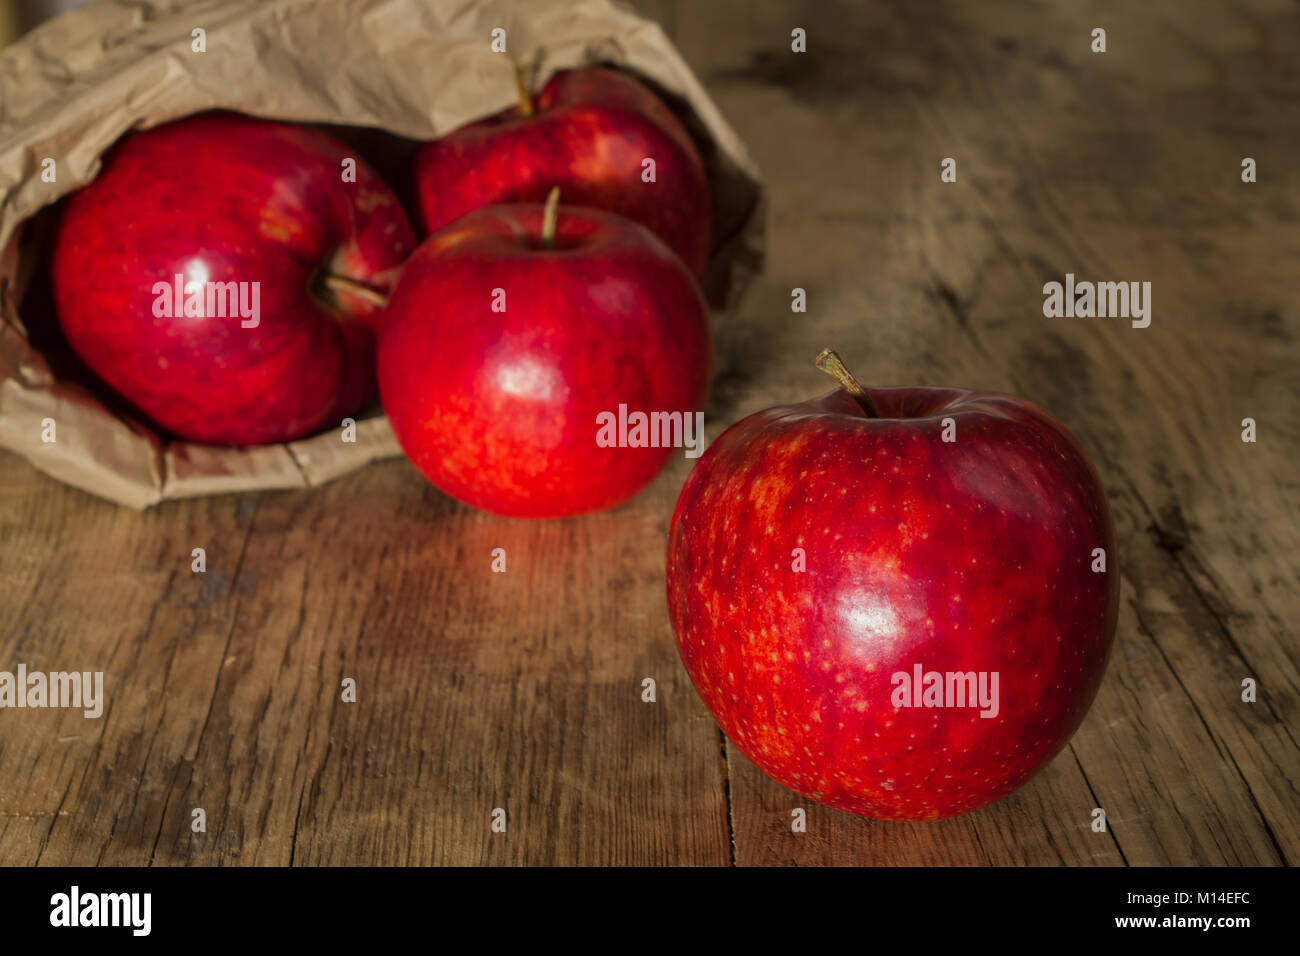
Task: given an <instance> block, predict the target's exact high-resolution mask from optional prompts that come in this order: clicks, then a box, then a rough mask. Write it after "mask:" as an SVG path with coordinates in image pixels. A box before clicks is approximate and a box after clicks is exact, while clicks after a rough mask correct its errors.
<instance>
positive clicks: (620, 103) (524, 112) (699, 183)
mask: <svg viewBox="0 0 1300 956" xmlns="http://www.w3.org/2000/svg"><path fill="white" fill-rule="evenodd" d="M517 77H518V79H519V96H520V103H519V105H518V106H516V107H514V108H512V109H510V110H508V111H506V112H505V113H501V114H499V115H497V116H493V117H490V118H488V119H485V120H482V121H480V122H477V123H472V124H470V125H468V126H464V127H461V128H460V129H458V130H455V131H453V132H451V133H449V134H448V135H446V136H444V137H442V138H441V139H439V140H435V141H434V142H430V143H426V144H425V145H423V146H422V147H421V148H420V151H419V153H418V154H417V156H416V187H417V191H418V193H419V202H420V210H421V213H422V214H423V217H424V225H425V228H426V229H427V230H428V231H429V232H431V233H432V232H436V231H438V230H439V229H441V228H442V227H443V226H445V225H447V224H448V223H451V222H453V221H454V220H456V219H459V218H460V217H461V216H463V215H465V214H466V213H470V212H473V211H474V210H476V209H480V208H482V207H484V206H491V205H497V204H501V203H516V202H541V201H543V200H544V199H545V198H546V195H547V193H548V192H549V191H550V189H551V187H552V186H559V187H560V191H561V193H562V194H563V195H564V201H565V204H566V205H568V206H574V205H577V206H592V207H594V208H596V209H603V210H605V211H607V212H612V213H617V214H618V215H620V216H625V217H627V218H628V219H631V220H632V221H633V222H638V223H640V224H641V225H643V226H645V227H646V228H647V229H649V230H650V231H651V232H653V233H655V234H656V235H657V236H659V238H660V239H662V240H663V241H664V242H666V243H667V244H668V245H669V246H670V247H671V248H672V249H673V250H674V251H676V253H677V254H678V255H679V256H681V257H682V259H683V261H685V263H686V265H687V266H688V267H689V268H690V269H691V271H692V272H693V273H694V274H695V275H696V276H697V277H699V276H702V275H703V274H704V270H705V268H706V267H707V266H708V262H709V243H710V239H711V233H712V227H713V208H712V204H711V200H710V197H709V183H708V179H707V177H706V175H705V172H704V164H703V162H701V160H700V156H699V153H698V152H697V151H696V149H695V145H694V143H693V142H692V141H691V137H690V134H688V133H687V132H686V129H685V128H684V127H683V126H682V124H681V123H680V122H679V121H678V119H677V117H676V116H674V115H673V114H672V112H671V111H670V110H669V109H668V107H667V106H665V105H664V104H663V102H662V101H661V100H659V98H658V97H656V96H655V95H654V94H653V93H651V92H650V91H649V90H648V89H646V87H645V86H643V85H642V84H641V83H639V82H637V81H636V80H634V79H633V78H632V77H630V76H627V75H626V74H623V73H617V72H615V71H613V70H606V69H599V68H590V69H581V70H570V71H568V72H565V73H559V74H557V75H556V76H555V77H554V78H553V79H552V80H551V81H550V82H549V83H548V84H547V85H546V87H545V88H544V89H543V90H542V91H541V93H539V94H538V95H537V97H536V98H535V99H534V98H533V97H532V96H531V95H530V94H529V92H528V89H527V86H526V85H525V82H524V80H523V74H522V72H520V73H518V74H517ZM646 159H653V160H654V162H655V181H654V182H643V180H642V172H643V165H642V164H643V162H644V161H645V160H646Z"/></svg>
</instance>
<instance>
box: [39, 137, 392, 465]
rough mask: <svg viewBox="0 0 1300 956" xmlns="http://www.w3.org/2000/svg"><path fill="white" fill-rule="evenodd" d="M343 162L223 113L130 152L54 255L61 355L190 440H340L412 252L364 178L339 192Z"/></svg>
mask: <svg viewBox="0 0 1300 956" xmlns="http://www.w3.org/2000/svg"><path fill="white" fill-rule="evenodd" d="M351 158H353V154H352V153H351V152H350V151H349V150H348V149H347V148H346V147H345V146H343V144H341V143H339V142H337V141H336V140H334V139H332V138H331V137H329V136H327V135H325V134H323V133H321V132H318V131H316V130H312V129H309V128H305V127H302V126H294V125H290V124H287V123H276V122H269V121H267V120H260V119H253V118H251V117H247V116H239V115H234V114H226V113H208V114H203V115H199V116H194V117H190V118H188V119H183V120H180V121H178V122H175V123H169V124H167V125H165V126H160V127H157V128H156V129H152V130H149V131H147V132H142V133H136V134H134V135H131V136H128V137H127V138H125V139H124V140H122V142H121V143H119V144H118V145H116V146H115V147H114V148H113V150H112V151H111V152H110V153H109V155H108V156H107V157H106V158H105V160H104V166H103V169H102V170H101V172H100V174H99V176H97V177H96V178H95V180H94V181H93V182H91V183H90V184H89V185H88V186H86V187H85V188H84V189H82V190H81V191H80V192H77V193H75V194H74V195H73V196H72V197H71V199H70V200H69V202H68V205H67V208H66V210H65V212H64V215H63V218H62V222H61V224H60V227H59V232H58V236H57V238H56V240H55V245H54V256H53V280H54V298H55V305H56V308H57V311H58V316H59V322H60V324H61V325H62V327H63V331H64V333H65V335H66V336H67V339H68V342H69V343H70V344H71V346H72V348H73V349H74V350H75V351H76V352H77V353H78V354H79V355H80V356H81V357H82V359H84V360H85V362H86V363H87V364H88V365H89V366H90V367H91V368H92V369H93V370H94V371H95V372H96V373H97V374H98V375H99V376H100V377H101V378H102V379H103V380H104V381H105V382H107V383H108V384H109V385H110V386H112V387H113V388H114V389H116V390H117V391H118V392H119V393H121V394H122V395H123V396H124V397H125V398H126V399H128V400H129V401H130V402H131V403H132V404H134V405H135V406H136V407H137V408H138V409H139V410H140V411H141V412H142V413H143V414H144V415H145V416H147V417H148V418H150V419H152V420H153V421H154V422H156V423H157V424H158V425H160V426H161V427H162V428H163V429H165V430H166V431H168V432H171V433H172V434H174V435H177V436H179V437H181V438H185V439H188V440H191V441H198V442H207V443H210V444H219V445H251V444H261V443H267V442H277V441H288V440H291V439H295V438H301V437H303V436H304V435H308V434H310V433H312V432H314V431H317V430H319V429H321V428H322V427H324V426H326V425H328V424H330V423H335V424H337V423H338V422H339V421H340V420H341V418H342V417H343V416H345V415H347V414H349V413H350V412H353V411H355V410H356V409H357V407H358V406H359V405H360V404H361V403H362V402H364V401H365V400H366V399H367V398H369V397H370V396H371V395H372V394H373V392H374V331H375V329H374V326H375V323H376V321H377V317H378V314H379V311H380V304H381V303H382V300H383V296H384V294H385V293H386V292H387V291H388V290H389V288H390V287H391V284H392V282H393V281H394V279H395V277H396V276H395V274H396V272H397V271H398V269H399V268H400V266H401V265H402V263H403V261H404V260H405V259H406V257H407V256H408V255H409V254H410V252H411V250H412V249H413V248H414V245H415V239H414V235H413V233H412V232H411V227H410V224H409V223H408V222H407V220H406V216H405V214H404V213H403V212H402V209H401V206H400V205H399V204H398V201H397V199H396V197H395V196H394V195H393V193H392V192H391V191H390V190H389V189H388V187H387V186H385V185H384V184H383V183H382V182H381V181H380V180H379V177H378V176H377V175H376V174H375V173H374V172H373V171H372V170H371V169H370V168H369V167H368V166H366V165H365V164H364V163H362V162H361V161H359V160H357V162H356V179H355V182H345V181H344V173H345V167H344V160H345V159H351ZM178 276H179V277H181V278H180V279H179V280H178V279H177V277H178ZM178 286H179V291H178Z"/></svg>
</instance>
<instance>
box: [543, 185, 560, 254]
mask: <svg viewBox="0 0 1300 956" xmlns="http://www.w3.org/2000/svg"><path fill="white" fill-rule="evenodd" d="M559 221H560V187H559V186H552V187H551V191H550V192H549V193H547V194H546V209H545V210H544V211H543V212H542V248H543V249H554V248H555V227H556V224H557V223H559Z"/></svg>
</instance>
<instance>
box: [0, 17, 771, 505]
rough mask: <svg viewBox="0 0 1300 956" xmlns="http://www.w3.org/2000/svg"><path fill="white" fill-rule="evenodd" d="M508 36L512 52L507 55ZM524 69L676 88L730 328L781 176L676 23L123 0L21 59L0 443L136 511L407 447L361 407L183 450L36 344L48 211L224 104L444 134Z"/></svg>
mask: <svg viewBox="0 0 1300 956" xmlns="http://www.w3.org/2000/svg"><path fill="white" fill-rule="evenodd" d="M496 29H504V30H505V31H506V33H505V43H506V53H505V54H502V53H497V52H493V51H492V40H493V31H494V30H496ZM199 31H201V32H199ZM200 40H201V41H202V46H203V47H204V50H203V52H197V51H196V47H197V46H199V41H200ZM515 61H518V62H522V63H526V64H534V65H535V66H536V68H537V72H536V75H535V84H536V86H535V88H537V89H540V88H541V87H542V86H543V85H544V84H545V83H546V81H547V80H548V79H549V78H550V76H551V74H553V73H554V72H556V71H558V70H562V69H569V68H573V67H577V66H583V65H589V64H593V63H606V64H610V65H613V66H615V67H618V68H621V69H626V70H628V71H630V72H632V73H633V74H635V75H637V76H639V77H640V78H641V79H643V80H648V81H649V82H650V84H651V86H652V87H654V88H656V90H657V91H658V92H659V93H660V94H661V95H664V96H665V98H666V99H667V100H668V102H669V105H670V106H671V107H672V108H673V109H674V111H675V112H676V113H677V114H678V116H679V117H680V118H681V119H682V120H683V121H684V123H685V124H686V126H687V128H688V129H689V130H690V131H691V132H692V134H693V135H694V136H695V137H696V139H697V142H698V144H699V146H700V150H701V154H702V156H703V157H704V161H705V165H706V167H707V170H708V173H709V179H710V185H711V187H712V190H713V194H714V250H713V261H712V264H711V267H710V271H709V274H708V276H707V277H706V279H705V282H704V289H705V295H706V298H708V300H709V303H710V306H711V307H712V308H713V310H714V320H715V323H716V321H717V320H718V319H719V318H720V317H721V316H724V315H725V314H726V313H727V312H728V311H729V310H730V309H731V308H732V307H733V306H734V304H735V302H736V300H737V298H738V296H739V294H740V292H741V290H742V289H743V286H744V285H745V283H746V282H747V281H748V279H749V278H750V277H751V276H752V275H753V273H754V272H755V271H757V269H758V268H759V267H760V266H761V262H762V250H763V246H762V238H763V236H762V232H763V221H762V220H763V215H762V211H763V205H764V204H763V196H762V188H761V181H760V177H759V174H758V171H757V169H756V168H755V166H754V163H753V161H752V160H751V159H750V157H749V155H748V153H747V151H746V149H745V146H744V144H743V143H741V141H740V140H739V139H738V138H737V136H736V134H735V133H734V132H733V131H732V129H731V127H730V126H728V125H727V122H726V120H724V119H723V117H722V115H721V114H720V113H719V112H718V109H717V107H716V106H715V105H714V104H713V102H712V101H711V100H710V99H709V97H708V94H707V93H705V91H704V89H703V88H702V87H701V86H700V84H699V82H698V81H697V80H696V79H695V77H694V75H693V74H692V73H691V71H690V69H689V68H688V67H687V66H686V64H685V63H684V62H683V61H682V59H681V57H680V56H679V55H678V53H677V52H676V50H675V49H674V48H673V46H672V44H671V43H670V42H669V41H668V40H667V38H666V37H665V36H664V34H663V33H662V31H661V30H660V28H659V27H658V26H657V25H656V24H655V23H653V22H650V21H647V20H644V19H642V18H641V17H639V16H637V15H636V14H634V13H631V12H629V11H627V10H624V9H622V8H620V7H618V6H615V5H614V4H612V3H610V2H609V0H481V2H466V0H206V2H186V0H152V2H151V0H103V2H100V3H98V4H95V5H93V6H91V7H88V8H85V9H82V10H78V11H75V12H73V13H69V14H66V15H64V16H62V17H59V18H57V19H55V20H53V21H51V22H49V23H47V24H45V25H43V26H41V27H39V28H37V29H36V30H35V31H33V32H32V33H30V34H28V35H27V36H26V37H24V38H23V39H22V40H20V41H19V42H17V43H16V44H14V45H12V46H10V47H9V48H8V49H6V50H4V51H3V52H2V53H0V91H2V92H0V192H2V193H3V198H4V201H3V204H2V205H0V447H5V448H9V449H11V450H13V451H16V452H18V453H19V454H21V455H23V456H24V457H25V458H27V460H28V461H30V462H31V463H32V464H34V465H35V466H36V467H38V468H40V469H41V470H43V471H45V472H47V473H49V474H50V475H53V476H54V477H56V478H58V479H59V480H61V481H64V482H67V483H68V484H71V485H75V486H76V487H78V488H82V489H85V490H86V491H89V492H91V493H92V494H96V495H99V496H101V497H104V498H108V499H110V500H112V501H116V502H119V503H121V504H125V505H131V506H133V507H137V508H147V507H149V506H150V505H153V504H155V503H157V502H159V501H162V500H165V499H169V498H183V497H189V496H194V495H207V494H217V493H221V492H231V491H246V490H251V489H258V488H297V487H303V486H306V485H315V484H320V483H322V482H325V481H329V480H331V479H333V478H336V477H338V476H340V475H343V474H345V473H347V472H349V471H352V470H354V469H357V468H360V467H362V466H363V465H365V464H367V463H368V462H370V461H375V460H378V459H381V458H387V457H391V456H394V455H398V454H401V449H400V448H399V447H398V445H397V442H396V440H395V439H394V437H393V434H392V431H391V429H390V428H389V426H388V421H387V419H386V418H384V416H383V414H382V410H380V409H378V407H375V408H373V409H371V410H369V411H368V412H366V413H360V414H358V415H357V416H356V418H357V425H356V435H355V438H356V440H355V442H344V441H343V440H342V435H343V432H342V430H341V429H339V428H335V429H331V430H329V431H327V432H324V433H322V434H320V435H316V436H313V437H311V438H307V439H305V440H302V441H296V442H290V443H287V444H281V445H268V446H261V447H255V448H243V449H238V448H217V447H208V446H202V445H194V444H189V443H185V442H178V441H171V442H168V441H165V440H164V439H162V438H161V437H160V436H158V435H156V434H154V433H153V431H152V430H151V428H150V427H149V426H148V425H147V424H144V423H141V422H138V421H134V420H132V418H131V417H130V416H129V415H128V414H127V413H125V412H124V411H122V410H120V409H115V408H113V407H112V406H113V404H114V403H113V401H112V398H111V396H106V395H105V394H104V392H103V391H102V389H100V388H98V387H97V386H92V385H90V384H89V383H88V382H87V381H86V378H85V376H84V375H82V374H78V371H77V365H78V363H77V362H76V361H75V360H74V359H70V358H69V357H68V356H63V357H59V356H56V355H55V354H54V350H53V349H52V348H51V347H49V346H47V345H46V344H45V343H43V342H39V341H34V340H35V339H37V338H38V336H36V335H35V334H33V333H34V332H35V330H36V329H38V328H39V327H40V322H41V321H45V322H47V323H48V322H50V321H52V316H50V315H48V314H46V313H47V312H48V310H49V303H48V299H44V300H42V298H41V297H40V296H37V295H32V296H30V297H29V298H27V299H24V295H25V293H27V292H28V290H29V287H31V286H32V284H33V276H37V275H39V273H38V270H40V269H43V268H45V265H44V262H43V257H44V255H45V251H46V247H47V246H48V242H47V240H48V233H49V231H50V230H49V225H50V223H49V221H48V217H49V210H48V207H49V206H50V205H51V204H52V203H54V202H56V201H57V200H58V199H60V198H61V197H63V196H65V195H67V194H68V193H70V192H72V191H74V190H76V189H77V188H79V187H81V186H83V185H85V184H86V183H88V182H89V181H90V180H91V179H93V178H94V176H95V174H96V173H97V172H98V170H99V163H100V156H101V155H102V154H103V153H104V152H105V151H106V150H107V149H108V148H109V147H110V146H111V145H112V144H113V143H114V141H116V140H117V139H118V138H119V137H120V136H122V135H123V134H124V133H126V132H128V131H129V130H132V129H142V128H148V127H151V126H156V125H158V124H160V123H165V122H168V121H170V120H174V119H177V118H179V117H182V116H187V115H189V114H192V113H197V112H202V111H204V110H208V109H214V108H224V109H232V110H237V111H240V112H243V113H249V114H252V115H255V116H262V117H266V118H271V119H281V120H293V121H298V122H308V123H320V124H333V126H335V127H346V128H347V129H346V130H340V129H337V128H331V130H330V131H331V132H334V133H335V134H336V135H338V134H342V138H344V139H345V141H348V142H352V143H354V144H355V142H358V141H359V142H363V143H364V142H366V136H367V129H366V128H369V129H370V130H381V131H385V133H386V134H395V136H396V137H405V138H406V139H407V140H411V141H421V140H427V139H433V138H436V137H439V136H442V135H444V134H446V133H448V132H450V131H451V130H453V129H456V128H457V127H459V126H462V125H464V124H465V123H468V122H470V121H472V120H475V119H478V118H480V117H483V116H487V115H490V114H493V113H497V112H499V111H501V110H503V109H506V108H508V107H510V106H511V105H513V104H514V103H515V102H516V92H515V86H514V71H513V63H514V62H515ZM349 130H350V131H351V132H352V133H353V134H354V135H353V136H352V137H351V138H349V136H348V135H347V132H348V131H349ZM372 138H373V137H372ZM388 139H389V140H390V141H393V137H392V136H390V137H388ZM397 142H401V141H400V140H397ZM360 152H361V153H362V155H364V156H365V158H366V159H367V160H369V161H371V162H372V164H373V165H375V166H376V167H377V168H379V169H380V171H381V173H389V170H386V169H384V165H383V163H382V162H379V161H377V159H376V157H375V156H373V155H370V154H367V153H366V152H365V151H364V149H362V150H361V151H360ZM47 159H52V160H54V167H53V170H54V181H53V182H49V181H46V180H47V179H48V178H49V174H48V173H47V174H46V175H45V176H43V175H42V173H43V171H44V170H46V169H48V168H49V166H48V163H46V162H45V161H46V160H47ZM387 178H389V181H390V185H393V186H394V187H395V188H398V191H399V194H401V189H400V187H399V184H398V183H395V182H392V175H391V173H390V174H389V175H388V177H387ZM42 210H45V212H43V213H42ZM34 216H35V218H33V217H34ZM21 308H27V309H28V310H29V311H30V312H32V313H33V314H31V315H29V316H27V319H26V321H25V320H24V318H23V316H21V315H20V314H19V313H20V310H21ZM51 423H52V424H53V437H54V439H55V440H54V441H48V440H45V439H48V438H49V437H50V432H51V429H50V428H49V426H50V425H51Z"/></svg>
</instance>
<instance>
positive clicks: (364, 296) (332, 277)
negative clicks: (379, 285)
mask: <svg viewBox="0 0 1300 956" xmlns="http://www.w3.org/2000/svg"><path fill="white" fill-rule="evenodd" d="M321 285H323V286H324V287H325V288H327V289H329V290H330V291H331V292H346V293H347V294H348V295H352V296H356V297H357V298H358V299H361V300H362V301H364V302H369V303H370V304H371V305H373V306H374V307H375V308H377V309H382V308H384V306H386V305H388V296H386V295H384V294H383V293H382V292H380V291H379V290H378V289H375V288H372V287H371V286H368V285H366V284H365V283H364V282H358V281H357V280H356V279H349V278H348V277H347V276H341V275H339V274H338V273H336V272H326V273H325V274H324V275H322V276H321Z"/></svg>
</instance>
